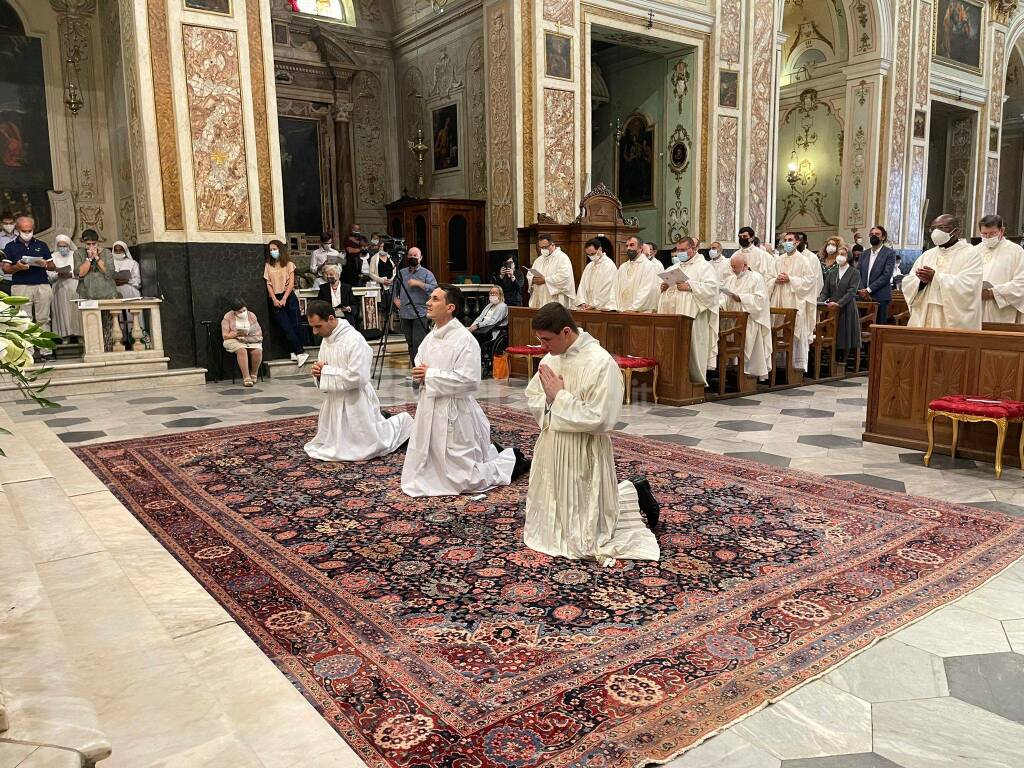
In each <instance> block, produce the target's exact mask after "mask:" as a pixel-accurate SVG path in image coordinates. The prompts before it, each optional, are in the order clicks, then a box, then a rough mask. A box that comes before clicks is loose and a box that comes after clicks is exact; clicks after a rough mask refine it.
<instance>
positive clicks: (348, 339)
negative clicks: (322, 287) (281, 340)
mask: <svg viewBox="0 0 1024 768" xmlns="http://www.w3.org/2000/svg"><path fill="white" fill-rule="evenodd" d="M317 359H318V360H320V361H321V362H323V363H326V365H324V367H323V369H321V371H320V378H319V380H318V381H317V387H318V388H319V389H320V391H321V392H323V393H324V402H323V405H321V406H320V419H319V422H318V423H317V430H316V435H315V436H314V437H313V439H312V440H311V441H310V442H308V443H306V446H305V450H306V453H307V454H309V456H310V458H313V459H317V460H319V461H365V460H366V459H373V458H376V457H377V456H385V455H387V454H389V453H392V452H394V451H396V450H397V449H398V448H399V447H401V445H402V443H404V442H405V441H406V440H408V439H409V435H410V434H411V433H412V416H410V415H409V414H408V413H398V414H395V415H394V416H392V417H391V418H390V419H385V418H384V416H383V415H381V412H380V401H379V400H378V399H377V393H376V391H374V388H373V385H372V384H371V383H370V368H371V364H372V362H373V351H372V350H371V349H370V345H369V344H367V343H366V339H364V338H363V336H362V334H361V333H359V331H357V330H356V329H355V328H353V327H352V326H351V325H349V324H348V322H347V321H345V320H339V321H338V327H337V328H336V329H335V331H334V333H332V334H331V335H330V336H329V337H327V338H326V339H324V340H323V341H322V342H321V343H320V354H319V356H318V358H317Z"/></svg>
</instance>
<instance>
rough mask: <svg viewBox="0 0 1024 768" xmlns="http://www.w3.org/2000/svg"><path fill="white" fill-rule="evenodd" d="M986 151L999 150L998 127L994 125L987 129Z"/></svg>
mask: <svg viewBox="0 0 1024 768" xmlns="http://www.w3.org/2000/svg"><path fill="white" fill-rule="evenodd" d="M988 151H989V152H998V151H999V129H998V128H997V127H996V126H994V125H993V126H992V127H991V128H989V129H988Z"/></svg>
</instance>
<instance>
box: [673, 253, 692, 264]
mask: <svg viewBox="0 0 1024 768" xmlns="http://www.w3.org/2000/svg"><path fill="white" fill-rule="evenodd" d="M689 260H690V254H689V253H687V252H686V251H676V253H675V254H673V256H672V263H673V264H685V263H686V262H688V261H689Z"/></svg>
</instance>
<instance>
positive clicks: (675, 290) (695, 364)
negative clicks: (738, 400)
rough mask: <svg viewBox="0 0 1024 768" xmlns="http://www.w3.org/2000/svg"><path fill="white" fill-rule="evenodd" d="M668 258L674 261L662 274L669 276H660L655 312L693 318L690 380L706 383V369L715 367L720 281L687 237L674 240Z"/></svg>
mask: <svg viewBox="0 0 1024 768" xmlns="http://www.w3.org/2000/svg"><path fill="white" fill-rule="evenodd" d="M680 248H681V249H682V250H679V249H680ZM672 261H673V262H674V263H673V264H672V266H671V267H670V268H669V269H668V270H666V272H665V274H671V275H672V276H673V279H672V280H671V281H666V280H664V279H662V280H661V289H660V290H661V298H660V300H659V301H658V314H659V315H686V316H687V317H692V318H693V324H692V326H691V330H690V381H692V382H693V383H694V384H700V385H701V386H703V387H706V386H707V385H708V371H713V370H715V368H717V367H718V305H719V302H720V300H721V294H720V292H719V288H721V287H722V286H721V282H720V281H719V280H718V275H717V273H716V272H715V268H714V267H712V266H711V264H710V263H709V262H707V261H705V260H704V257H703V256H701V255H700V254H699V253H697V243H696V242H694V241H693V240H692V239H691V238H689V237H684V238H683V239H682V240H681V241H680V242H679V243H677V244H676V253H675V255H674V256H673V257H672ZM684 275H685V279H683V276H684Z"/></svg>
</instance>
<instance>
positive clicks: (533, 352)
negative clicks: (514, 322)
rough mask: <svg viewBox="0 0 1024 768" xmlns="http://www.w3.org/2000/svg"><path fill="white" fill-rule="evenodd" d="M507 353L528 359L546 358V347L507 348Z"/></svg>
mask: <svg viewBox="0 0 1024 768" xmlns="http://www.w3.org/2000/svg"><path fill="white" fill-rule="evenodd" d="M505 352H506V353H507V354H509V355H526V356H527V357H544V354H545V352H544V347H534V346H530V345H526V346H522V347H505Z"/></svg>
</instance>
